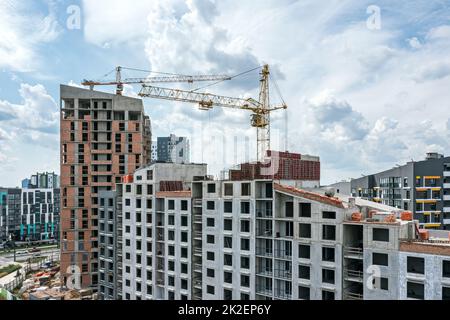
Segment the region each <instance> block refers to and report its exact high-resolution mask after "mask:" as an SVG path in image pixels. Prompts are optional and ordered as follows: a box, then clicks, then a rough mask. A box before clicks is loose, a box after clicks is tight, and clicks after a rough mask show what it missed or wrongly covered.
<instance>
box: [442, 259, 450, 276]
mask: <svg viewBox="0 0 450 320" xmlns="http://www.w3.org/2000/svg"><path fill="white" fill-rule="evenodd" d="M442 276H443V277H444V278H450V260H444V261H442Z"/></svg>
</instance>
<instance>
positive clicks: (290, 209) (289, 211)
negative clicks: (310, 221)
mask: <svg viewBox="0 0 450 320" xmlns="http://www.w3.org/2000/svg"><path fill="white" fill-rule="evenodd" d="M285 217H287V218H292V217H294V203H293V202H286V204H285Z"/></svg>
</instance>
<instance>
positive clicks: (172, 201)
mask: <svg viewBox="0 0 450 320" xmlns="http://www.w3.org/2000/svg"><path fill="white" fill-rule="evenodd" d="M169 210H175V200H169Z"/></svg>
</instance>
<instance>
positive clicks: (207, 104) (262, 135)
mask: <svg viewBox="0 0 450 320" xmlns="http://www.w3.org/2000/svg"><path fill="white" fill-rule="evenodd" d="M269 78H270V71H269V66H268V65H264V66H263V68H262V70H261V79H260V93H259V99H258V100H255V99H253V98H248V99H241V98H232V97H227V96H220V95H215V94H209V93H199V92H196V91H187V90H179V89H169V88H162V87H155V86H152V85H149V84H148V83H144V84H143V86H142V90H141V92H140V93H139V96H141V97H146V98H157V99H165V100H171V101H180V102H190V103H198V104H199V108H200V110H205V111H208V110H211V109H212V108H213V107H214V106H217V107H224V108H232V109H241V110H248V111H250V112H252V115H251V126H252V127H255V128H256V129H257V160H258V161H259V162H263V161H264V159H265V157H266V154H267V151H268V150H270V113H271V112H272V111H275V110H280V109H287V105H286V103H284V102H283V103H282V104H281V105H270V101H269Z"/></svg>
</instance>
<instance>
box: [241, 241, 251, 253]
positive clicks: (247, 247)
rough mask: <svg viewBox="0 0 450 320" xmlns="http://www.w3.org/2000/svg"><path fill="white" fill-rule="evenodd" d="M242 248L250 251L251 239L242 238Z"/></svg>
mask: <svg viewBox="0 0 450 320" xmlns="http://www.w3.org/2000/svg"><path fill="white" fill-rule="evenodd" d="M241 250H242V251H250V239H241Z"/></svg>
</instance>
